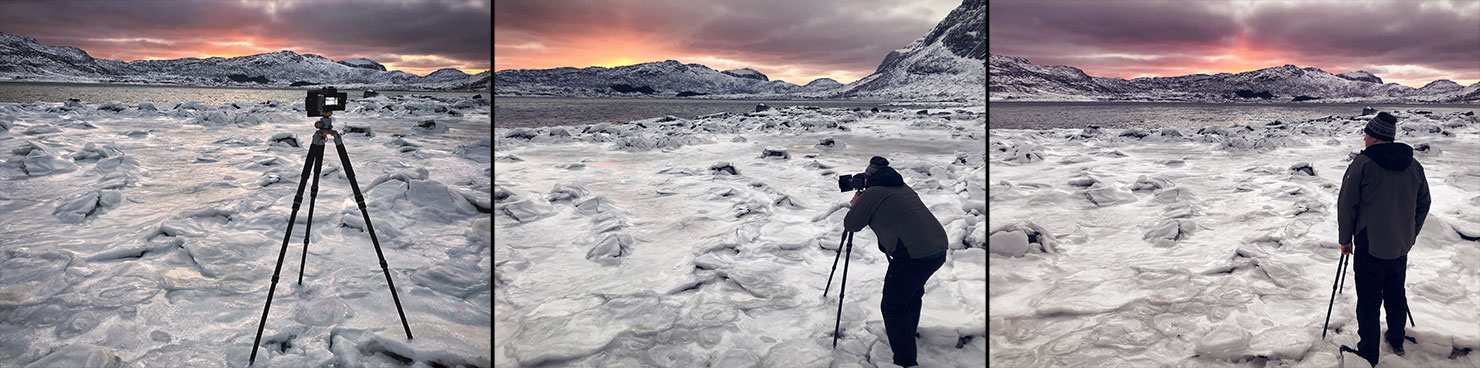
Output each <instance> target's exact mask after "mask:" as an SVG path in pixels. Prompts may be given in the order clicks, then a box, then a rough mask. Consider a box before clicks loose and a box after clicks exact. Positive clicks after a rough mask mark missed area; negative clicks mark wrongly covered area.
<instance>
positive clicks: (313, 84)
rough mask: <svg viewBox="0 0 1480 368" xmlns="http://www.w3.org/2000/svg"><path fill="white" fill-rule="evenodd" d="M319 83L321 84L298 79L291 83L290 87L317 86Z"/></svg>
mask: <svg viewBox="0 0 1480 368" xmlns="http://www.w3.org/2000/svg"><path fill="white" fill-rule="evenodd" d="M317 85H319V84H318V83H314V82H304V81H296V82H293V83H292V84H289V85H288V87H298V86H317Z"/></svg>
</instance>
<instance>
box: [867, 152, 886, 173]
mask: <svg viewBox="0 0 1480 368" xmlns="http://www.w3.org/2000/svg"><path fill="white" fill-rule="evenodd" d="M885 167H889V160H885V159H884V158H883V157H879V156H874V158H871V159H869V160H868V168H866V169H863V173H864V174H868V175H873V174H874V173H875V172H878V171H879V169H881V168H885Z"/></svg>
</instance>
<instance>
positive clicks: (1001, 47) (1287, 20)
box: [988, 0, 1480, 87]
mask: <svg viewBox="0 0 1480 368" xmlns="http://www.w3.org/2000/svg"><path fill="white" fill-rule="evenodd" d="M988 7H989V13H988V14H990V15H989V16H988V17H989V21H988V27H990V28H989V32H988V38H989V45H990V46H989V47H990V49H991V52H992V53H994V54H1003V55H1013V56H1022V57H1027V58H1029V59H1030V60H1033V61H1034V62H1035V63H1043V64H1057V65H1071V66H1075V67H1079V68H1081V69H1084V70H1085V71H1086V72H1087V73H1090V74H1091V75H1103V76H1118V77H1134V76H1137V75H1181V74H1187V73H1195V72H1239V71H1245V70H1250V69H1255V68H1261V67H1272V66H1279V65H1282V64H1295V65H1299V66H1302V67H1317V68H1322V69H1326V70H1327V71H1330V72H1333V73H1341V72H1346V71H1352V70H1357V69H1366V70H1369V71H1373V72H1378V71H1379V70H1383V71H1387V72H1388V74H1389V75H1381V74H1380V75H1379V76H1381V77H1383V78H1384V79H1389V76H1392V77H1394V79H1408V78H1449V79H1456V80H1468V81H1470V82H1471V83H1473V82H1474V81H1475V80H1477V79H1480V2H1477V1H1469V0H1459V1H1445V0H1425V1H1406V0H1392V1H1371V2H1347V1H1295V2H1288V1H1287V2H1275V1H1254V2H1232V1H1207V2H1202V1H1164V0H1137V1H1053V0H1050V1H1018V0H993V1H991V2H989V3H988ZM1399 82H1402V83H1404V84H1408V85H1414V84H1417V85H1416V86H1421V85H1423V83H1426V82H1427V80H1423V81H1418V80H1412V79H1408V80H1400V81H1399ZM1416 86H1415V87H1416Z"/></svg>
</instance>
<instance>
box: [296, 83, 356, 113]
mask: <svg viewBox="0 0 1480 368" xmlns="http://www.w3.org/2000/svg"><path fill="white" fill-rule="evenodd" d="M347 104H349V93H346V92H339V91H338V90H336V89H334V87H328V88H324V89H313V90H309V91H308V96H305V97H304V98H303V109H304V110H308V116H310V117H313V116H324V115H327V114H330V111H344V105H347Z"/></svg>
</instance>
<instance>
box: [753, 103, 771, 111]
mask: <svg viewBox="0 0 1480 368" xmlns="http://www.w3.org/2000/svg"><path fill="white" fill-rule="evenodd" d="M770 109H771V107H770V106H766V104H764V103H762V104H758V105H755V112H761V111H766V110H770Z"/></svg>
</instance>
